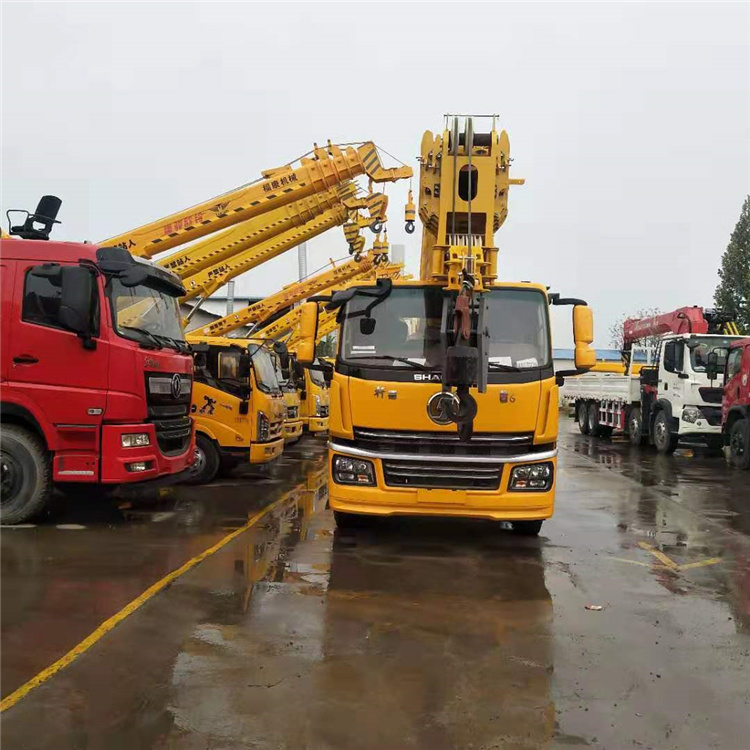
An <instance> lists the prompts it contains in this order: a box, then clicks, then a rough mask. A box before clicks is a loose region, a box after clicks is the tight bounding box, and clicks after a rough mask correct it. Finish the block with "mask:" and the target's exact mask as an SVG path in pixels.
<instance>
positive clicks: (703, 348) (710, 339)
mask: <svg viewBox="0 0 750 750" xmlns="http://www.w3.org/2000/svg"><path fill="white" fill-rule="evenodd" d="M733 341H736V338H729V337H727V338H721V337H719V336H707V337H706V338H700V337H694V338H692V339H691V340H690V344H691V346H690V348H689V349H690V366H691V367H692V368H693V372H705V371H706V365H707V364H708V355H709V354H711V352H716V355H717V356H718V358H719V361H718V363H717V364H718V369H719V370H723V369H724V363H725V362H726V361H727V355H728V354H729V346H730V344H731V343H732V342H733ZM693 342H698V343H697V346H695V345H694V343H693Z"/></svg>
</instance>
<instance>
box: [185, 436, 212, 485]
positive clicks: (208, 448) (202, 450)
mask: <svg viewBox="0 0 750 750" xmlns="http://www.w3.org/2000/svg"><path fill="white" fill-rule="evenodd" d="M220 462H221V455H220V454H219V450H218V448H217V447H216V444H215V443H214V441H213V440H211V438H208V437H206V436H205V435H202V434H201V433H198V434H197V435H196V436H195V462H194V463H193V466H192V468H191V469H190V476H189V478H188V479H187V482H186V483H187V484H207V483H208V482H210V481H211V480H212V479H213V478H214V477H215V476H216V473H217V472H218V471H219V465H220Z"/></svg>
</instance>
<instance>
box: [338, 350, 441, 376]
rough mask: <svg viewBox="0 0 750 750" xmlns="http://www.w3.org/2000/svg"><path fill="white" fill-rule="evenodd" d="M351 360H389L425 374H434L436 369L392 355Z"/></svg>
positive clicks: (361, 357)
mask: <svg viewBox="0 0 750 750" xmlns="http://www.w3.org/2000/svg"><path fill="white" fill-rule="evenodd" d="M349 359H387V360H388V361H389V362H403V363H404V364H407V365H410V366H411V367H413V368H414V369H415V370H423V371H424V372H432V371H433V370H434V369H435V368H434V367H428V366H427V365H423V364H422V363H421V362H414V361H413V360H411V359H407V358H406V357H394V356H393V355H392V354H365V355H360V356H359V357H349Z"/></svg>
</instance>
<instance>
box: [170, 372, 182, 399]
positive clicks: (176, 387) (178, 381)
mask: <svg viewBox="0 0 750 750" xmlns="http://www.w3.org/2000/svg"><path fill="white" fill-rule="evenodd" d="M181 394H182V378H181V377H180V376H179V375H176V374H175V375H172V398H179V397H180V395H181Z"/></svg>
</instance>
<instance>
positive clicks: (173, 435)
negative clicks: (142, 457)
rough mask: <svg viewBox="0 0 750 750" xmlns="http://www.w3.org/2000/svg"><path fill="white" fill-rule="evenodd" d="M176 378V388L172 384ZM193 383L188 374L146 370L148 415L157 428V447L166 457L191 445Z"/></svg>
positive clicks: (183, 450) (178, 453) (174, 454)
mask: <svg viewBox="0 0 750 750" xmlns="http://www.w3.org/2000/svg"><path fill="white" fill-rule="evenodd" d="M175 377H176V378H179V381H180V384H179V388H177V387H176V385H175V383H174V380H175ZM192 386H193V381H192V379H191V377H190V376H189V375H184V374H175V373H162V372H160V373H158V374H157V373H146V403H147V405H148V418H149V420H150V422H151V424H153V425H154V428H155V429H156V442H157V443H158V445H159V450H161V452H162V453H163V454H164V455H165V456H178V455H180V454H182V453H184V452H185V451H186V450H187V448H188V445H190V434H191V420H190V416H189V415H190V402H191V394H192ZM175 392H177V393H178V395H177V396H175V395H174V394H175Z"/></svg>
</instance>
